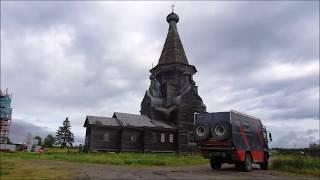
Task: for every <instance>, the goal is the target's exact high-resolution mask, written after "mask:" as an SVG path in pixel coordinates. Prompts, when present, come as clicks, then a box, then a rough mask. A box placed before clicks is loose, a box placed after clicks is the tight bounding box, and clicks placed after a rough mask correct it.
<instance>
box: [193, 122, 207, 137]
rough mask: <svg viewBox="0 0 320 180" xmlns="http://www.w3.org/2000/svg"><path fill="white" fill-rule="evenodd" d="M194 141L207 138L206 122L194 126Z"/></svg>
mask: <svg viewBox="0 0 320 180" xmlns="http://www.w3.org/2000/svg"><path fill="white" fill-rule="evenodd" d="M194 129H195V130H194V132H195V133H194V135H195V140H196V141H203V140H206V139H208V138H209V134H210V128H209V125H208V124H203V123H199V124H196V126H195V128H194Z"/></svg>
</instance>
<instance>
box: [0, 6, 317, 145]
mask: <svg viewBox="0 0 320 180" xmlns="http://www.w3.org/2000/svg"><path fill="white" fill-rule="evenodd" d="M171 4H172V2H150V3H147V2H117V3H116V2H99V1H96V2H83V1H82V2H22V1H19V2H18V1H17V2H3V1H1V88H2V89H4V88H9V91H10V92H11V93H12V94H13V101H12V107H13V109H14V110H13V122H12V128H11V134H10V136H11V138H12V139H13V140H14V141H16V142H21V141H22V140H23V138H24V136H25V135H26V134H27V132H29V131H30V132H31V133H32V134H33V135H42V136H45V135H46V134H47V133H50V132H54V131H55V130H56V129H57V128H58V126H60V125H61V124H62V121H63V120H64V119H65V117H67V116H68V117H69V118H70V120H71V123H72V131H73V132H74V134H75V135H76V141H77V142H82V141H83V139H84V135H85V128H83V123H84V120H85V116H86V115H101V116H112V113H113V112H114V111H118V112H128V113H135V114H138V113H139V110H140V102H141V100H142V97H143V95H144V93H145V90H146V89H147V88H148V86H149V80H148V76H149V69H150V68H151V67H152V64H153V65H155V64H157V62H158V59H159V57H160V53H161V49H162V46H163V43H164V40H165V37H166V34H167V30H168V24H167V22H166V20H165V18H166V16H167V14H168V13H170V11H171ZM174 4H175V12H176V13H177V14H178V15H179V16H180V21H179V23H178V31H179V33H180V37H181V39H182V42H183V45H184V48H185V51H186V54H187V57H188V59H189V63H190V64H193V65H195V66H196V68H197V70H198V73H197V74H196V75H195V76H194V79H195V81H196V83H197V85H198V86H199V94H200V96H201V97H202V98H203V100H204V103H205V104H206V105H207V110H208V111H209V112H215V111H228V110H230V109H234V110H238V111H241V112H244V113H247V114H251V115H254V116H257V117H259V118H261V119H262V120H263V123H264V124H265V125H267V126H268V128H269V130H271V132H272V133H273V139H274V141H273V142H272V143H271V146H272V147H305V146H308V144H309V143H310V142H319V2H318V1H313V2H312V1H309V2H302V1H301V2H293V1H291V2H284V1H282V2H274V1H272V2H245V1H241V2H224V1H217V2H175V3H174Z"/></svg>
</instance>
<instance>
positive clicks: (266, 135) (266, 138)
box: [263, 128, 268, 142]
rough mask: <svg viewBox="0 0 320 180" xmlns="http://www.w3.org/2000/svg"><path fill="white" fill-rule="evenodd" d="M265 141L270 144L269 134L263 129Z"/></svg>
mask: <svg viewBox="0 0 320 180" xmlns="http://www.w3.org/2000/svg"><path fill="white" fill-rule="evenodd" d="M263 139H264V141H265V142H268V134H267V130H266V129H265V128H264V129H263Z"/></svg>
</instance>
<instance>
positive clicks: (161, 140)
mask: <svg viewBox="0 0 320 180" xmlns="http://www.w3.org/2000/svg"><path fill="white" fill-rule="evenodd" d="M165 139H166V135H165V134H164V133H161V139H160V142H162V143H164V142H166V140H165Z"/></svg>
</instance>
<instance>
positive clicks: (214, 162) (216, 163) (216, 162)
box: [210, 157, 222, 170]
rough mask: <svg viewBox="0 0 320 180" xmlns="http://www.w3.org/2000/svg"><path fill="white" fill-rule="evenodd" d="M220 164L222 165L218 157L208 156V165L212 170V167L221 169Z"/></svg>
mask: <svg viewBox="0 0 320 180" xmlns="http://www.w3.org/2000/svg"><path fill="white" fill-rule="evenodd" d="M221 165H222V160H221V158H218V157H211V158H210V166H211V168H212V169H213V170H214V169H221Z"/></svg>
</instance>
